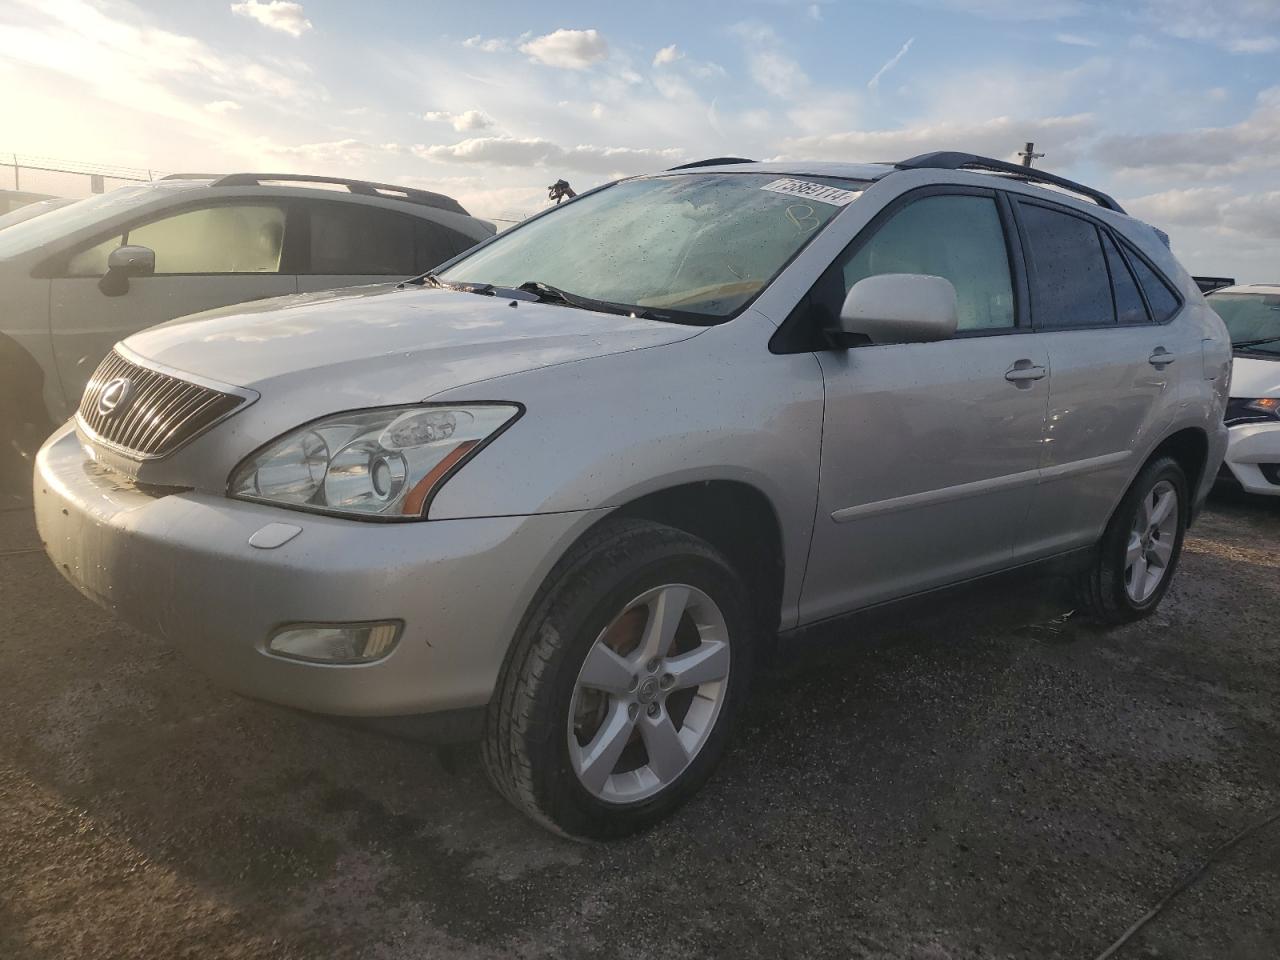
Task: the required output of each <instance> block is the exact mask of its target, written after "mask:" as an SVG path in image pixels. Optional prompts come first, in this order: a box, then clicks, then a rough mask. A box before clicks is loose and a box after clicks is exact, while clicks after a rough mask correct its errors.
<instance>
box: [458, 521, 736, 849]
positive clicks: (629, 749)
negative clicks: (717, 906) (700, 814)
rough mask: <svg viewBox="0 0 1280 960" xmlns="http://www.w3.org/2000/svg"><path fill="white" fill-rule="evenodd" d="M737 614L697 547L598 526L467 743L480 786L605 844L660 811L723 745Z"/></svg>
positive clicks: (723, 574) (732, 577) (641, 525)
mask: <svg viewBox="0 0 1280 960" xmlns="http://www.w3.org/2000/svg"><path fill="white" fill-rule="evenodd" d="M752 613H753V607H752V604H751V602H750V599H749V597H748V594H747V591H746V589H745V587H744V586H743V583H742V581H741V579H740V578H739V577H738V575H737V574H736V572H735V571H734V570H733V568H732V567H731V566H730V565H729V563H728V562H727V561H726V560H725V559H724V558H723V557H722V556H721V555H720V554H719V553H718V552H717V551H716V550H715V549H714V548H712V547H711V546H710V545H709V544H707V543H706V542H705V541H702V540H700V539H698V538H697V537H693V536H691V535H689V534H687V533H684V532H683V531H680V530H676V529H674V528H672V527H667V526H664V525H661V524H657V523H652V522H649V521H644V520H618V521H606V522H604V523H603V524H601V525H600V526H599V527H598V528H597V529H595V530H593V531H591V532H590V533H589V534H588V535H587V536H586V537H585V538H584V539H583V540H582V541H581V542H580V543H578V544H577V545H575V546H574V548H573V549H572V550H570V551H569V553H568V554H567V555H566V556H565V557H564V558H563V559H562V560H561V561H560V562H559V563H558V564H557V565H556V567H555V568H554V569H553V570H552V572H551V574H550V575H549V576H548V578H547V581H546V583H545V584H544V585H543V587H542V589H541V590H540V591H539V593H538V595H537V596H536V597H535V599H534V602H533V604H532V607H531V609H530V612H529V614H528V616H527V617H526V618H525V622H524V624H523V626H522V629H521V631H520V633H519V635H518V636H517V637H516V641H515V643H514V644H513V647H512V650H511V652H510V654H509V655H508V658H507V662H506V663H505V664H504V667H503V672H502V676H501V678H500V680H499V684H498V689H497V691H496V692H495V695H494V700H493V702H492V703H491V704H490V707H489V712H488V717H487V721H486V729H485V737H484V741H483V743H482V754H483V757H484V761H485V766H486V768H487V770H488V772H489V776H490V779H492V781H493V783H494V784H495V786H496V787H497V788H498V790H499V791H500V792H501V793H502V794H503V795H504V796H505V797H506V798H507V799H508V800H510V801H511V802H512V803H513V804H514V805H515V806H516V807H518V808H520V809H521V810H523V811H524V812H525V813H527V814H528V815H529V816H531V817H532V818H533V819H534V820H536V821H537V822H539V823H541V824H543V825H544V826H547V827H549V828H551V829H553V830H555V831H557V832H559V833H563V834H565V835H568V836H573V837H587V838H594V839H609V838H614V837H620V836H625V835H627V834H630V833H634V832H636V831H638V830H643V829H645V828H646V827H649V826H651V825H652V824H654V823H656V822H658V821H659V820H661V819H662V818H664V817H666V816H668V815H669V814H671V813H672V812H673V811H674V810H675V809H676V808H677V807H679V806H680V805H681V804H683V803H684V802H685V801H686V800H687V799H688V798H689V797H690V796H692V795H693V794H694V793H695V792H697V790H698V789H699V788H700V787H701V786H702V785H703V784H704V783H705V782H706V780H707V778H708V777H709V776H710V775H711V773H712V771H713V770H714V768H715V766H716V764H717V763H718V762H719V760H720V757H721V756H722V755H723V753H724V750H725V747H726V745H727V743H728V741H729V737H730V733H731V730H732V727H733V724H734V720H735V719H736V716H737V714H738V712H739V711H740V709H741V706H742V703H743V700H744V699H745V697H746V693H747V688H748V685H749V680H750V676H751V669H752V661H753V653H754V648H755V645H756V644H755V633H756V629H757V625H756V623H755V622H754V620H753V616H752Z"/></svg>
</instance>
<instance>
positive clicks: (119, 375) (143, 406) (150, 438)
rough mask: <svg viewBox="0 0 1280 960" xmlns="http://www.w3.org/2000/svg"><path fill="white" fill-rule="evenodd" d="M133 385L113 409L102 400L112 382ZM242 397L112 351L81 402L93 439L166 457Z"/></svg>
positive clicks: (136, 452) (143, 454)
mask: <svg viewBox="0 0 1280 960" xmlns="http://www.w3.org/2000/svg"><path fill="white" fill-rule="evenodd" d="M120 379H125V380H127V381H128V382H129V387H128V388H127V394H126V395H125V399H124V400H123V401H122V402H121V403H119V405H118V406H117V407H116V409H114V410H110V411H107V410H104V409H103V406H102V404H101V403H100V401H101V400H102V394H103V391H104V389H105V388H106V387H107V385H108V384H110V383H113V382H114V381H116V380H120ZM244 402H245V398H244V397H239V396H236V395H235V394H231V393H223V392H222V391H220V390H214V389H212V388H210V387H205V386H201V385H200V384H198V383H190V382H188V381H186V380H180V379H178V378H177V377H171V376H169V375H168V374H167V373H160V372H158V371H156V370H150V369H148V368H147V367H142V366H139V365H138V364H136V363H132V362H131V361H129V360H126V359H125V358H124V357H122V356H121V355H120V354H118V353H115V352H112V353H109V354H107V358H106V359H105V360H103V361H102V363H101V364H99V365H98V369H97V370H95V371H94V374H93V377H92V379H90V380H89V385H88V386H87V387H85V390H84V396H83V397H82V398H81V400H80V415H79V419H80V425H81V427H83V428H84V429H85V430H87V431H88V432H89V433H90V434H92V435H93V437H94V439H96V440H98V441H100V442H102V443H104V444H106V445H107V446H109V447H113V448H115V449H117V450H119V451H120V452H121V453H124V454H126V455H128V456H131V457H136V458H138V459H143V460H154V459H157V458H159V457H164V456H167V455H168V454H170V453H173V451H174V450H176V449H178V447H180V446H182V445H183V444H184V443H186V442H187V441H188V440H191V439H193V438H195V437H197V436H198V435H200V434H201V433H203V432H204V431H205V430H207V429H209V427H211V426H213V425H214V424H215V423H217V422H218V421H219V420H221V419H222V418H223V417H225V416H226V415H227V414H229V413H231V412H232V411H233V410H235V409H236V407H238V406H240V405H241V404H242V403H244Z"/></svg>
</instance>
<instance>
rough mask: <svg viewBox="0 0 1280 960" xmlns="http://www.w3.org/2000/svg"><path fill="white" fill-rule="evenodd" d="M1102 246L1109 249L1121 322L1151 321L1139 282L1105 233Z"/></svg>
mask: <svg viewBox="0 0 1280 960" xmlns="http://www.w3.org/2000/svg"><path fill="white" fill-rule="evenodd" d="M1102 246H1103V247H1104V248H1106V251H1107V266H1108V267H1110V269H1111V288H1112V289H1113V290H1114V291H1115V295H1116V316H1117V317H1119V319H1120V322H1121V323H1150V322H1151V317H1150V316H1148V314H1147V307H1146V304H1144V303H1143V302H1142V294H1141V293H1139V292H1138V284H1137V282H1136V281H1135V280H1134V279H1133V274H1132V273H1131V272H1130V270H1129V268H1128V266H1126V264H1125V262H1124V258H1123V257H1121V256H1120V251H1119V250H1117V249H1116V245H1115V244H1114V243H1112V242H1111V238H1110V237H1109V236H1107V235H1106V234H1105V233H1104V234H1103V235H1102Z"/></svg>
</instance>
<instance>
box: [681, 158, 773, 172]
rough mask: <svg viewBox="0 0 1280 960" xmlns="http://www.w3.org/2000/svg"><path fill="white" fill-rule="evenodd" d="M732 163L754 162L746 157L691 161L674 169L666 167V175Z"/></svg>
mask: <svg viewBox="0 0 1280 960" xmlns="http://www.w3.org/2000/svg"><path fill="white" fill-rule="evenodd" d="M732 163H755V161H754V160H748V159H747V158H746V157H708V158H707V159H706V160H692V161H690V162H689V163H681V164H678V165H676V166H674V167H667V171H666V172H668V173H670V172H671V171H672V170H692V169H693V168H694V167H719V166H727V165H728V164H732Z"/></svg>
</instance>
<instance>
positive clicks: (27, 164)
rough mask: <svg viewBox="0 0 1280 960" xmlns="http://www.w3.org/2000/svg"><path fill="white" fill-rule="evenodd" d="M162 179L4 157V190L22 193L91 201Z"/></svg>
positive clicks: (154, 174)
mask: <svg viewBox="0 0 1280 960" xmlns="http://www.w3.org/2000/svg"><path fill="white" fill-rule="evenodd" d="M162 176H164V171H162V170H144V169H141V168H138V167H121V166H114V165H111V164H103V163H85V162H81V161H77V160H61V159H58V158H56V157H42V156H36V155H33V154H23V153H12V152H6V153H0V190H13V191H15V192H19V193H39V194H49V195H52V196H57V197H87V196H89V195H91V194H94V193H105V192H107V191H108V190H114V189H115V188H116V187H122V186H125V185H126V184H130V183H145V182H147V181H148V180H156V179H159V178H160V177H162Z"/></svg>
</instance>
